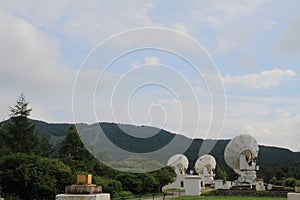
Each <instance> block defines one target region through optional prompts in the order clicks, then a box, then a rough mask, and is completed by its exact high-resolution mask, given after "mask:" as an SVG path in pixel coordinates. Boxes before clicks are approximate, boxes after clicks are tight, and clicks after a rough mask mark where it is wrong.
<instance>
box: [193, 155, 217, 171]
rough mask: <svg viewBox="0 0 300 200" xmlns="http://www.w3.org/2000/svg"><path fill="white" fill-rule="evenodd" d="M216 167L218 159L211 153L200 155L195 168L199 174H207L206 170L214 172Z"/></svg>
mask: <svg viewBox="0 0 300 200" xmlns="http://www.w3.org/2000/svg"><path fill="white" fill-rule="evenodd" d="M215 168H216V159H215V158H214V157H213V156H211V155H203V156H201V157H199V158H198V159H197V161H196V164H195V170H196V172H197V173H198V174H205V173H204V171H205V170H207V173H212V171H213V170H214V169H215Z"/></svg>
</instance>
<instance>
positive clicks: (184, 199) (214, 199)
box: [175, 196, 287, 200]
mask: <svg viewBox="0 0 300 200" xmlns="http://www.w3.org/2000/svg"><path fill="white" fill-rule="evenodd" d="M175 199H176V200H192V199H196V200H197V199H207V200H210V199H211V200H223V199H227V200H256V199H258V200H287V198H279V197H237V196H182V197H176V198H175Z"/></svg>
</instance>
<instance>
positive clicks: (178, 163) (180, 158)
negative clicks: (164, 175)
mask: <svg viewBox="0 0 300 200" xmlns="http://www.w3.org/2000/svg"><path fill="white" fill-rule="evenodd" d="M167 165H168V166H171V167H173V168H174V169H175V173H176V174H185V171H186V170H187V168H188V166H189V160H188V159H187V157H186V156H185V155H183V154H175V155H174V156H172V157H171V158H170V159H169V160H168V162H167Z"/></svg>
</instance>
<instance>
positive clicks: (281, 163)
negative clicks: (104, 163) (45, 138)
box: [32, 120, 300, 178]
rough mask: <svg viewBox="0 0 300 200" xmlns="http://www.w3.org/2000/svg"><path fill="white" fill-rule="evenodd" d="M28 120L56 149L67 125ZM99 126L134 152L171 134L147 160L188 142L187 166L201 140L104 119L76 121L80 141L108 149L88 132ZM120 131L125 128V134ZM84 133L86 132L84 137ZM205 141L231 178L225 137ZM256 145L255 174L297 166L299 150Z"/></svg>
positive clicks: (151, 148) (177, 150)
mask: <svg viewBox="0 0 300 200" xmlns="http://www.w3.org/2000/svg"><path fill="white" fill-rule="evenodd" d="M32 122H33V123H34V124H35V125H36V132H37V134H42V133H43V134H46V135H49V136H50V137H51V138H52V141H53V142H54V143H55V145H56V149H58V148H59V145H60V141H62V140H63V138H64V137H65V135H66V132H67V129H68V127H69V124H49V123H46V122H42V121H36V120H32ZM99 125H100V127H101V128H102V130H103V131H104V132H105V135H106V137H107V138H108V139H109V140H110V141H111V142H112V143H113V144H114V145H116V146H118V147H120V148H122V149H124V150H127V151H129V152H136V153H147V152H152V151H154V150H156V149H160V148H162V147H164V146H165V145H168V144H169V143H170V141H172V140H174V138H175V136H177V137H176V139H175V141H172V142H173V144H172V145H171V146H172V147H171V148H169V149H168V154H166V155H165V156H164V157H163V156H162V155H155V154H154V155H152V156H153V157H151V159H155V160H157V161H159V162H161V163H166V161H167V159H168V158H169V157H170V156H172V155H174V154H176V153H182V152H180V149H182V148H181V147H183V146H184V145H189V144H190V145H189V148H188V149H187V150H186V151H185V152H184V154H185V155H186V156H187V157H188V158H189V162H190V167H191V168H193V166H194V163H195V162H196V160H197V158H198V157H199V150H200V148H201V145H202V144H203V139H194V140H192V139H189V138H186V137H185V136H182V135H176V134H174V133H170V132H168V131H165V130H159V129H157V128H153V127H147V126H134V125H123V124H115V123H107V122H102V123H99V124H92V125H87V124H79V125H78V126H79V127H81V128H80V129H82V130H84V131H85V130H87V132H88V133H89V135H88V134H85V137H84V140H85V141H86V142H88V143H89V144H93V145H94V146H93V148H95V147H98V148H100V149H101V148H104V149H105V150H108V149H109V147H108V146H107V142H105V141H101V140H95V136H93V135H92V134H91V133H92V132H93V133H94V132H95V133H96V132H97V130H98V129H99ZM124 130H126V132H127V133H126V132H125V131H124ZM147 133H148V134H149V135H151V134H152V135H151V137H146V136H147ZM156 133H157V134H156ZM82 135H84V134H82ZM86 135H88V137H86ZM141 136H142V137H141ZM138 137H140V138H138ZM205 142H216V144H215V145H214V147H213V148H212V150H211V151H210V152H209V154H211V155H213V156H214V157H215V158H216V160H217V163H218V165H219V166H220V167H222V168H223V169H224V170H225V171H226V172H227V173H229V175H230V176H229V177H234V174H233V171H232V170H231V169H230V168H229V167H228V166H227V165H226V164H225V161H224V156H223V154H224V149H225V147H226V145H227V143H228V142H229V140H218V141H215V140H205ZM97 145H99V146H97ZM259 148H260V151H259V156H258V159H257V164H258V165H259V166H260V169H261V170H260V173H259V175H260V176H261V177H265V178H270V177H268V176H266V174H269V176H273V175H274V176H276V170H277V171H278V170H279V171H281V170H284V169H285V168H286V165H289V166H299V165H300V152H292V151H290V150H288V149H284V148H279V147H269V146H263V145H260V146H259ZM114 153H115V154H114ZM109 154H110V155H109V156H110V157H114V158H116V159H118V157H120V156H124V155H119V153H118V152H114V150H112V151H111V152H109ZM129 156H130V155H129V154H128V157H129ZM166 156H167V157H166ZM271 169H276V170H275V172H274V173H273V174H272V173H271V174H270V173H269V172H268V171H270V170H271ZM273 171H274V170H273ZM265 173H266V174H265ZM299 174H300V171H299Z"/></svg>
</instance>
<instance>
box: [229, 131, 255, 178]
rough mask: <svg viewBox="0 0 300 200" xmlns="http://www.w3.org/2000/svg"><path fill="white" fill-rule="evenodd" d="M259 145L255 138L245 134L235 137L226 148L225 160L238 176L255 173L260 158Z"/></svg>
mask: <svg viewBox="0 0 300 200" xmlns="http://www.w3.org/2000/svg"><path fill="white" fill-rule="evenodd" d="M258 151H259V148H258V144H257V141H256V140H255V138H253V137H252V136H250V135H247V134H243V135H238V136H236V137H234V138H233V139H232V140H231V141H230V142H229V143H228V144H227V146H226V148H225V151H224V159H225V162H226V164H227V165H228V166H229V167H231V168H232V169H233V170H234V171H235V172H236V173H237V174H239V175H241V173H242V171H255V170H256V163H255V161H256V158H257V156H258Z"/></svg>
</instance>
